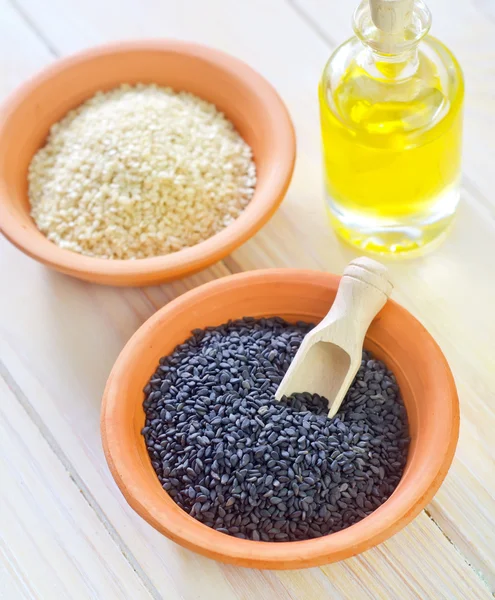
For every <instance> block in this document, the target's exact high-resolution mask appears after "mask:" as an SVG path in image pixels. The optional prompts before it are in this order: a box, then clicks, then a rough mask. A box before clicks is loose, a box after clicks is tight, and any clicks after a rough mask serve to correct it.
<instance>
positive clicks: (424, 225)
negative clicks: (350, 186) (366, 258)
mask: <svg viewBox="0 0 495 600" xmlns="http://www.w3.org/2000/svg"><path fill="white" fill-rule="evenodd" d="M458 203H459V191H458V188H456V189H454V190H450V191H449V192H448V193H446V194H445V195H443V198H439V199H438V201H437V202H435V204H434V207H435V208H434V209H433V210H430V211H429V212H428V213H427V214H424V213H422V214H420V215H414V216H411V215H408V216H407V217H404V219H402V220H401V219H394V220H391V219H383V218H380V217H369V216H363V215H361V214H358V213H356V212H351V211H348V210H346V209H343V208H342V207H341V205H339V204H337V203H336V202H334V201H333V199H331V198H327V203H326V204H327V211H328V215H329V218H330V223H331V225H332V227H333V229H334V230H335V232H336V233H337V234H338V235H339V237H340V238H341V239H343V240H344V241H345V242H347V243H348V244H350V245H352V246H354V247H355V248H359V249H360V250H363V251H365V252H368V253H372V254H378V255H382V256H383V255H388V256H405V255H407V256H412V255H415V254H422V253H423V252H425V251H426V250H430V249H433V248H434V247H436V246H437V245H438V244H439V243H441V242H442V241H443V239H444V238H445V237H446V235H447V233H448V231H449V230H450V227H451V225H452V221H453V219H454V215H455V211H456V208H457V205H458Z"/></svg>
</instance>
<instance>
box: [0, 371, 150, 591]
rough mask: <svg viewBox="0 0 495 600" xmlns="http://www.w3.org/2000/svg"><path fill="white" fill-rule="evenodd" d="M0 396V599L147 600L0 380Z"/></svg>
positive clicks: (64, 473)
mask: <svg viewBox="0 0 495 600" xmlns="http://www.w3.org/2000/svg"><path fill="white" fill-rule="evenodd" d="M0 397H1V398H2V402H0V480H1V481H2V494H1V495H0V514H1V516H2V527H1V530H0V556H1V561H0V563H1V564H2V567H1V569H0V581H1V584H0V590H2V589H3V590H4V591H5V595H2V598H36V597H38V598H40V597H41V598H43V597H44V598H63V597H65V598H81V599H83V598H89V597H92V598H118V597H127V598H131V597H132V598H143V599H144V598H151V595H150V593H149V592H148V591H147V590H146V588H145V586H144V584H143V582H142V580H141V579H140V578H139V577H138V576H137V575H136V573H135V571H133V569H132V567H131V566H130V565H129V563H128V562H127V561H126V560H125V558H124V556H123V555H122V553H121V550H120V548H119V547H118V546H117V545H116V544H115V542H114V541H113V540H112V539H111V537H110V536H109V535H108V532H107V531H105V528H104V526H103V524H102V523H101V521H100V520H99V519H98V517H97V516H96V514H95V513H94V511H93V510H92V509H91V507H90V506H88V504H87V502H86V501H85V499H84V498H83V497H82V496H81V493H80V490H79V489H78V488H77V486H76V485H75V484H74V481H72V480H71V477H70V473H68V472H67V471H66V470H65V468H64V466H63V465H62V463H61V462H60V461H59V460H58V458H57V457H56V456H55V454H54V453H53V451H52V450H51V449H50V447H49V445H48V444H47V442H46V440H45V439H44V438H43V437H42V435H41V434H40V431H39V430H38V428H37V427H36V426H35V425H34V423H33V422H32V421H31V419H30V418H29V416H28V415H27V414H26V413H25V411H24V410H23V408H22V407H21V406H20V405H19V403H18V401H17V400H16V398H15V397H14V395H13V393H12V391H11V390H9V388H8V387H7V385H6V383H5V381H4V380H3V379H0ZM14 594H15V595H14Z"/></svg>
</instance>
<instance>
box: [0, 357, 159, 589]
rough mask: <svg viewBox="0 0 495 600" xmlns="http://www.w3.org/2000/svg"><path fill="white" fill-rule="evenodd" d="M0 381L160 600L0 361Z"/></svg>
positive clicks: (147, 586)
mask: <svg viewBox="0 0 495 600" xmlns="http://www.w3.org/2000/svg"><path fill="white" fill-rule="evenodd" d="M0 377H1V378H2V379H3V380H4V382H5V383H6V385H7V387H8V388H9V389H10V390H11V392H12V394H13V395H14V396H15V398H16V399H17V401H18V402H19V404H20V405H21V406H22V408H23V409H24V411H25V412H26V414H27V415H28V417H29V418H30V419H31V421H32V423H33V424H34V425H35V427H36V428H37V429H38V430H39V432H40V433H41V435H42V436H43V439H44V440H45V441H46V443H47V444H48V446H49V447H50V449H51V450H52V452H53V453H54V454H55V456H56V457H57V458H58V460H59V461H60V462H61V464H62V466H63V467H64V469H65V470H66V471H67V473H68V475H69V477H70V479H71V481H72V482H73V483H74V485H75V486H76V487H77V489H78V491H79V492H80V493H81V495H82V497H83V498H84V499H85V501H86V502H87V503H88V504H89V506H90V507H91V509H92V510H93V511H94V512H95V514H96V516H97V518H98V519H99V521H100V522H101V523H102V525H103V527H105V529H106V531H107V532H108V535H109V536H110V538H111V539H112V540H113V541H114V542H115V544H116V545H117V546H118V548H119V549H120V551H121V552H122V555H123V556H124V558H125V560H126V561H127V562H128V563H129V566H130V567H131V568H132V570H133V571H134V572H135V573H136V575H137V576H138V577H139V578H140V579H141V581H142V582H143V585H144V587H145V588H146V590H147V591H148V592H149V594H150V595H151V597H152V598H154V599H155V600H161V599H162V596H161V595H160V593H159V592H158V590H157V589H156V588H155V586H154V585H153V583H152V582H151V580H150V579H149V577H148V575H147V574H146V573H145V571H144V570H143V569H142V567H141V565H140V564H139V563H138V561H137V560H136V558H135V557H134V555H133V554H132V552H131V551H130V549H129V548H128V546H127V545H126V543H125V542H124V540H123V539H122V538H121V537H120V535H119V534H118V532H117V531H116V529H115V528H114V527H113V525H112V523H111V521H110V520H109V519H108V517H107V516H106V514H105V512H104V511H103V509H102V508H101V507H100V505H99V504H98V502H97V501H96V499H95V498H94V496H93V494H92V493H91V492H90V490H89V489H88V487H87V486H86V484H85V483H84V481H83V480H82V479H81V477H79V475H78V473H77V471H76V469H74V467H73V465H72V463H71V462H70V460H69V459H68V458H67V456H66V454H65V453H64V451H63V450H62V448H61V447H60V446H59V444H58V443H57V441H56V440H55V438H54V437H53V435H52V433H51V431H50V430H49V429H48V427H47V426H46V425H45V424H44V422H43V420H42V419H41V418H40V416H39V415H38V413H37V411H36V410H35V409H34V407H33V406H32V404H31V402H30V401H29V399H28V398H27V396H26V395H25V394H24V392H23V391H22V389H21V388H20V386H19V385H18V384H17V382H16V381H15V379H14V378H13V377H12V375H11V373H10V371H9V370H8V369H7V367H6V366H5V365H4V363H3V362H2V361H1V360H0Z"/></svg>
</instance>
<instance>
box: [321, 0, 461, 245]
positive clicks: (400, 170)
mask: <svg viewBox="0 0 495 600" xmlns="http://www.w3.org/2000/svg"><path fill="white" fill-rule="evenodd" d="M430 25H431V15H430V12H429V10H428V9H427V7H426V6H425V5H424V4H423V2H422V1H421V0H363V2H361V4H360V5H359V6H358V8H357V10H356V12H355V14H354V31H355V33H356V36H355V37H353V38H351V39H350V40H348V41H347V42H345V43H344V44H343V45H342V46H340V47H339V48H337V50H336V51H335V52H334V53H333V55H332V56H331V57H330V60H329V61H328V63H327V65H326V67H325V70H324V72H323V76H322V79H321V82H320V87H319V99H320V114H321V132H322V140H323V154H324V173H325V186H326V196H327V208H328V212H329V216H330V220H331V223H332V225H333V226H334V228H335V230H336V231H337V233H338V234H339V235H340V236H341V237H342V238H343V239H345V240H346V241H347V242H349V243H351V244H352V245H354V246H357V247H359V248H360V249H363V250H366V251H370V252H376V253H379V254H399V253H408V252H411V251H419V249H421V248H423V247H424V246H426V245H427V244H430V243H431V242H433V241H435V240H439V239H441V237H442V236H443V234H444V233H445V232H446V231H447V230H448V228H449V225H450V224H451V221H452V218H453V216H454V213H455V211H456V208H457V205H458V202H459V186H460V173H461V136H462V105H463V98H464V84H463V78H462V73H461V70H460V67H459V64H458V63H457V61H456V59H455V58H454V56H453V55H452V54H451V52H450V51H449V50H448V49H447V48H446V47H445V46H444V45H443V44H441V43H440V42H439V41H438V40H436V39H435V38H433V37H431V36H429V35H427V34H428V31H429V29H430Z"/></svg>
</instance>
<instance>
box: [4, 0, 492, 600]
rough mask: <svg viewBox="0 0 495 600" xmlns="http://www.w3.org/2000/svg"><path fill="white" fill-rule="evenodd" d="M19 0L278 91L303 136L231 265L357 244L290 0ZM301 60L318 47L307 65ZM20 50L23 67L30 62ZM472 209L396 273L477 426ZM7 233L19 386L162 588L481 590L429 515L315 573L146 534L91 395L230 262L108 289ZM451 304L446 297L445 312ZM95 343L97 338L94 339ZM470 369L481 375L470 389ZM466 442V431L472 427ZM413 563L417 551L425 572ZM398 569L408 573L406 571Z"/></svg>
mask: <svg viewBox="0 0 495 600" xmlns="http://www.w3.org/2000/svg"><path fill="white" fill-rule="evenodd" d="M21 7H22V9H23V11H24V12H25V13H26V14H27V15H28V18H29V19H30V20H31V21H32V22H33V23H35V25H36V28H37V29H38V31H40V32H41V33H42V37H44V38H47V39H48V40H49V43H50V45H51V46H53V47H54V48H55V49H56V50H57V51H58V52H60V53H67V52H70V51H73V50H75V49H79V48H82V47H85V46H87V45H90V44H94V43H98V42H103V41H107V40H110V39H121V38H124V37H131V36H134V37H137V36H145V35H146V36H160V37H161V36H166V35H169V36H171V37H172V36H173V37H183V38H187V39H195V40H197V41H202V42H204V43H209V44H211V45H215V46H217V47H220V48H223V49H225V50H227V51H231V52H233V53H234V54H236V55H238V56H240V57H241V58H244V59H245V60H247V61H248V62H249V63H250V64H252V65H253V66H254V67H255V68H257V69H258V70H260V71H261V72H262V73H264V74H265V75H266V76H267V77H268V78H269V79H270V80H271V81H272V82H273V83H274V84H275V85H276V87H277V88H278V89H279V90H280V91H281V93H282V95H283V97H284V98H285V99H286V101H287V103H288V106H289V108H290V110H291V113H292V115H293V117H294V121H295V124H296V129H297V133H298V143H299V155H298V163H297V169H296V174H295V178H294V181H293V184H292V186H291V190H290V192H289V195H288V198H287V200H286V202H285V203H284V206H283V208H282V209H281V211H279V213H278V214H277V215H276V217H275V218H274V219H273V220H272V222H271V223H270V224H269V225H268V226H267V227H266V228H264V230H263V232H261V233H260V234H258V235H257V236H256V237H255V238H254V240H252V241H251V242H249V243H248V244H246V245H245V246H244V247H243V248H242V249H241V250H239V251H238V252H236V253H235V254H234V256H233V257H232V259H230V260H229V261H226V264H227V265H228V267H229V269H246V268H260V267H263V266H301V267H311V268H322V269H324V270H332V271H340V270H341V269H342V266H343V264H344V263H345V262H346V260H347V259H348V257H349V256H352V252H351V251H349V250H348V249H346V248H344V247H343V246H341V245H340V244H338V243H337V242H336V240H335V238H334V237H333V235H332V234H331V233H330V232H329V229H328V228H327V225H326V222H325V217H324V212H323V205H322V199H321V186H320V181H321V173H320V153H319V130H318V114H317V106H316V96H315V85H316V81H317V78H318V76H319V71H320V66H321V62H322V60H323V56H326V54H327V53H328V48H327V46H326V45H325V44H324V43H323V42H321V41H320V40H318V38H317V37H316V36H315V35H314V32H313V31H311V30H310V29H309V28H308V27H307V25H306V24H305V23H304V22H303V21H302V20H301V18H300V16H299V15H298V14H297V13H296V12H295V11H293V9H292V7H290V6H288V5H286V4H284V3H283V2H280V1H276V2H271V3H266V2H262V1H261V0H254V1H251V2H249V3H247V2H244V3H231V2H227V0H214V1H210V2H208V3H201V2H199V1H196V2H192V1H191V0H187V1H185V2H183V3H164V2H158V1H155V2H152V1H151V0H147V1H145V2H142V3H140V4H139V5H138V4H137V3H134V2H130V1H128V2H116V0H111V1H109V2H105V3H97V2H96V1H94V0H93V1H91V2H86V3H84V5H82V4H80V3H76V2H75V1H72V2H62V1H61V0H57V1H55V0H53V1H52V2H51V3H50V5H49V6H44V7H40V6H39V5H38V3H36V2H34V1H32V0H23V1H22V3H21ZM192 12H193V13H194V19H192V18H191V14H192ZM117 14H118V15H119V17H118V19H116V18H115V15H117ZM274 31H276V32H277V33H276V37H275V38H274ZM24 33H26V34H27V33H29V32H28V31H27V30H26V31H25V32H24ZM255 39H256V41H254V40H255ZM295 41H297V43H295ZM1 42H2V40H1V37H0V43H1ZM31 43H34V42H31ZM301 47H304V49H305V51H304V53H301V51H300V49H301ZM308 56H314V63H313V61H312V60H311V61H309V60H308ZM21 57H22V50H21ZM48 58H49V57H48ZM48 58H47V60H48ZM19 60H21V59H19ZM25 62H26V64H27V65H29V60H28V59H26V61H25ZM25 70H29V68H28V67H26V69H25ZM481 210H482V209H481V208H477V209H476V210H471V209H469V210H467V211H465V214H464V215H463V217H464V218H463V220H462V227H458V228H457V229H456V230H455V231H454V233H453V235H452V236H451V238H450V239H449V240H448V242H447V243H446V244H445V245H444V246H443V248H442V249H441V250H439V251H438V252H437V253H436V254H435V255H433V256H432V257H429V258H428V259H427V260H422V261H418V262H416V263H414V266H413V267H411V266H407V265H406V266H404V264H402V265H397V266H393V267H392V268H393V275H394V278H395V279H396V284H398V285H397V293H396V297H397V299H399V300H400V301H401V302H402V303H404V304H405V305H406V306H408V308H410V309H411V310H412V311H413V312H414V313H415V314H417V315H420V316H421V318H422V320H423V321H424V322H425V324H426V325H427V326H428V327H429V328H431V329H434V333H435V335H436V336H437V338H439V339H440V341H441V343H442V345H444V343H445V344H446V345H447V346H448V347H449V350H448V355H449V359H451V360H452V357H453V360H455V361H456V365H457V366H458V367H459V369H458V370H457V369H456V373H457V372H458V373H459V375H460V376H461V377H462V382H464V381H465V382H466V383H465V386H466V388H467V389H469V390H471V389H473V390H474V391H473V392H470V393H471V394H472V396H469V397H467V396H466V397H465V398H466V401H465V402H464V403H463V410H464V412H465V413H467V417H466V422H467V423H469V424H470V425H472V427H473V428H476V427H478V426H479V423H480V421H482V422H483V423H487V427H489V426H490V425H491V423H493V414H492V413H490V412H489V410H488V408H487V406H488V402H487V401H486V398H484V390H485V388H487V389H490V384H491V379H490V373H489V370H490V365H489V364H488V362H483V361H481V364H480V362H478V361H477V360H475V359H474V358H473V359H471V358H470V352H473V349H476V348H478V347H479V346H478V343H480V344H481V347H482V348H483V347H484V346H485V345H486V343H487V342H488V340H489V339H490V337H492V338H493V335H492V334H493V328H492V326H491V325H490V324H489V323H488V324H486V323H485V327H484V328H483V329H482V331H477V330H476V329H473V330H472V331H474V332H476V333H475V334H473V333H472V331H471V325H477V324H478V323H479V321H481V319H482V316H483V315H486V314H490V313H489V310H490V307H491V306H492V305H493V299H494V293H493V289H491V288H490V287H489V286H488V285H485V284H484V283H483V281H484V280H479V279H478V276H479V274H480V273H482V272H485V273H486V272H487V270H488V272H493V267H492V266H491V265H490V260H489V258H488V256H490V253H489V252H487V250H490V249H492V246H491V239H492V235H493V224H492V223H491V222H490V221H489V219H487V218H486V216H485V214H484V213H482V212H481ZM2 244H3V245H1V246H0V261H1V263H0V264H1V266H2V268H3V272H4V273H6V274H8V273H11V274H12V276H11V277H10V279H11V280H12V285H11V286H10V288H9V291H8V294H5V295H2V297H0V318H1V321H0V323H1V325H0V327H1V331H2V335H3V337H4V340H5V343H4V345H3V346H2V354H1V356H2V357H3V360H4V362H5V364H6V367H7V369H8V371H9V373H10V375H11V376H12V377H13V379H14V380H15V382H17V384H18V385H19V391H20V393H22V394H23V396H24V397H25V398H29V401H30V406H32V410H33V411H34V413H35V414H36V415H37V419H39V426H40V428H41V429H42V430H43V431H44V432H45V433H46V434H47V435H50V436H53V439H54V443H56V444H57V447H59V448H60V449H63V454H64V456H65V457H66V460H67V461H68V463H69V464H70V465H72V468H73V469H74V476H75V477H77V479H78V481H80V482H81V486H83V487H84V489H85V490H86V491H87V493H89V494H90V495H91V502H92V503H94V505H95V507H96V509H97V510H98V511H101V513H102V514H103V515H106V516H107V517H108V515H111V518H109V521H108V523H107V524H106V526H107V527H108V528H109V529H111V531H112V532H113V534H114V535H117V536H118V538H119V543H120V544H122V547H123V548H124V549H125V552H126V553H127V552H128V553H129V556H130V557H131V560H135V561H136V563H137V564H138V565H140V566H141V567H142V569H143V571H144V572H145V573H146V575H147V577H148V578H149V579H150V582H151V584H152V586H153V589H154V590H156V592H157V593H158V594H166V593H167V590H170V589H177V591H178V592H179V593H180V594H181V595H183V596H184V597H186V598H189V597H198V598H210V597H211V598H213V597H217V596H220V597H225V598H230V597H249V595H248V594H249V590H251V589H256V590H264V593H265V596H266V597H268V595H270V597H273V596H275V597H281V598H285V597H295V598H305V597H308V598H310V597H311V598H314V597H328V596H330V597H333V595H335V597H338V594H340V595H341V596H342V597H346V594H347V591H348V590H350V589H352V591H353V594H354V595H355V597H356V598H367V597H370V596H369V594H368V591H367V589H368V587H370V585H369V582H370V581H371V582H372V584H373V585H372V586H371V587H370V589H373V590H374V593H375V592H376V593H377V595H376V596H375V597H390V595H389V593H390V590H391V589H394V590H400V591H401V594H400V597H402V598H417V597H425V596H422V594H421V592H422V590H427V591H428V593H429V594H430V596H429V597H435V598H437V597H439V598H441V597H446V596H444V595H443V594H444V593H447V592H448V593H449V594H450V596H449V597H452V598H456V597H457V598H464V597H487V592H486V590H485V588H484V587H483V584H482V583H481V582H480V580H479V578H478V577H477V576H476V574H475V573H474V572H473V571H472V570H471V569H470V568H469V566H468V565H467V563H466V562H465V561H464V560H463V559H462V557H461V555H460V554H458V553H457V552H456V551H455V549H454V548H453V546H452V545H451V544H449V543H448V541H447V539H446V538H445V537H444V536H443V534H442V532H441V531H440V530H439V529H438V528H437V527H436V525H435V524H434V523H433V522H432V521H431V520H430V519H428V518H427V517H426V516H422V517H421V518H420V519H417V520H416V522H415V523H414V524H413V525H412V526H410V527H409V528H407V529H406V531H405V532H403V533H401V534H399V535H398V536H396V537H395V538H394V539H393V540H391V542H389V543H388V544H387V545H385V546H382V547H380V548H379V549H376V550H373V551H371V552H369V553H367V554H366V555H364V556H362V557H359V558H356V559H353V560H352V561H347V562H345V563H342V564H339V565H333V566H331V567H328V568H325V569H323V570H321V571H320V570H309V571H304V572H295V573H283V574H274V573H266V572H265V573H262V572H257V571H246V570H241V569H234V568H232V567H225V566H220V565H218V564H216V563H212V562H211V561H207V560H206V559H202V558H201V557H196V556H195V555H192V554H191V553H189V552H187V551H185V550H182V549H179V548H178V547H177V546H175V545H173V544H172V543H171V542H168V540H166V539H165V538H163V537H161V536H159V535H158V534H157V533H156V532H154V531H152V530H151V529H150V528H149V527H148V526H147V525H146V524H144V523H143V522H141V521H140V520H139V519H137V518H136V517H135V515H134V514H133V513H132V511H131V510H130V509H129V508H128V507H127V506H126V505H125V504H124V502H123V500H122V498H121V497H120V496H119V495H118V492H117V491H116V488H115V486H114V484H113V482H112V481H111V479H110V476H109V474H108V472H107V470H106V468H105V466H104V463H103V458H102V454H101V449H100V442H99V431H98V411H99V399H100V395H101V391H102V388H103V385H104V381H105V379H106V375H107V373H108V371H109V369H110V366H111V364H112V363H113V360H114V358H115V356H116V355H117V353H118V351H119V349H120V348H121V346H122V345H123V343H124V342H125V340H126V339H127V338H128V337H129V336H130V335H131V333H132V332H133V331H134V330H135V328H136V326H137V325H138V324H139V323H140V322H142V320H143V319H144V318H146V316H147V315H149V314H151V312H152V311H153V310H154V308H155V307H157V306H160V305H162V304H163V303H165V302H166V301H168V300H169V299H170V298H172V297H173V296H174V295H175V294H177V293H180V292H181V291H183V290H184V289H185V288H187V287H191V286H194V285H197V284H198V283H200V282H201V281H204V280H208V279H209V278H211V277H216V276H221V275H223V274H225V273H226V272H227V269H226V268H225V267H224V266H222V265H219V266H217V267H216V268H214V269H211V270H209V271H208V272H205V273H202V274H199V275H198V276H196V277H195V278H190V279H188V280H186V281H183V282H179V283H176V284H172V285H167V286H161V287H159V288H153V289H148V290H145V291H143V292H141V291H139V290H114V289H111V288H100V287H96V286H89V285H86V284H82V283H79V282H76V281H74V280H70V279H68V278H65V277H63V276H60V275H57V274H52V273H48V272H47V271H46V270H45V269H43V268H42V267H40V266H39V265H36V264H35V263H33V262H32V261H29V260H28V259H27V258H25V257H23V256H21V255H20V254H19V253H18V252H16V251H15V250H13V249H12V248H10V247H8V246H7V245H6V244H5V242H2ZM461 256H462V261H461V260H459V257H461ZM410 264H411V263H409V265H410ZM452 266H454V267H455V268H454V269H453V270H452V271H451V272H449V270H448V269H447V268H446V267H449V268H451V267H452ZM16 273H22V274H23V277H22V278H19V277H17V278H15V277H14V274H16ZM7 277H8V275H7ZM461 281H462V284H460V282H461ZM467 282H469V284H470V285H471V291H470V293H471V294H472V293H475V294H476V295H479V307H478V310H477V311H473V312H475V313H476V314H474V315H473V314H471V313H470V314H468V315H467V316H466V318H465V319H464V315H463V319H460V318H459V311H460V310H461V308H462V307H463V302H462V299H463V297H465V294H466V293H467V291H466V292H464V289H465V288H468V287H469V286H468V283H467ZM481 292H484V294H483V293H481ZM452 295H453V297H452ZM34 298H35V299H36V302H33V300H32V299H34ZM452 301H454V305H453V306H452V308H451V309H450V310H449V309H448V307H449V306H450V303H451V302H452ZM430 305H431V307H430ZM446 307H447V309H446ZM430 308H431V310H430ZM19 323H22V327H20V326H19ZM466 331H469V332H470V336H469V337H468V338H467V339H466V342H465V345H464V346H459V344H458V340H459V339H464V337H461V336H465V333H466ZM102 332H104V334H103V335H102ZM95 339H98V340H99V344H98V347H97V348H95V345H94V340H95ZM476 356H477V355H476ZM487 361H488V359H487ZM465 363H466V365H465ZM480 377H481V384H480V386H478V387H476V385H474V386H473V385H472V384H473V382H476V381H480ZM491 389H493V386H491ZM473 403H474V404H473ZM463 435H464V433H463ZM482 438H483V443H482V444H481V446H482V447H484V448H489V443H488V442H489V439H490V438H489V437H488V436H487V435H485V434H483V436H482ZM467 440H468V442H470V441H471V438H468V439H467ZM461 444H463V447H464V448H465V452H464V453H463V458H464V460H465V461H466V469H468V470H469V471H470V472H473V473H475V474H478V473H480V474H481V473H482V471H481V467H480V466H479V465H476V464H475V463H476V462H477V460H478V459H477V457H476V456H475V455H474V453H471V452H470V451H469V448H468V447H467V445H466V444H465V443H464V442H463V440H462V439H461ZM488 452H489V451H488V450H485V454H484V455H483V456H482V457H481V459H480V461H479V462H480V463H482V465H483V466H484V467H486V468H488V467H487V465H489V462H487V458H486V454H488ZM472 467H473V468H472ZM484 467H483V468H484ZM483 479H484V478H483V477H481V475H480V476H479V478H478V482H477V483H478V485H480V486H490V485H491V484H490V482H489V481H484V480H483ZM462 487H463V482H462V480H459V481H458V480H457V479H455V489H456V490H458V489H461V490H462ZM482 489H483V490H486V499H487V501H488V502H489V504H488V505H487V512H488V513H490V506H492V504H490V503H493V497H494V494H493V491H492V490H491V488H490V487H482ZM476 494H478V491H476ZM491 514H492V515H493V514H494V513H493V511H492V512H491ZM471 518H472V515H470V518H469V519H467V518H466V517H464V518H463V519H462V520H461V528H462V536H463V537H462V539H463V540H464V539H466V540H467V541H468V542H469V544H470V545H473V546H474V543H473V539H475V536H476V535H479V536H482V535H483V533H479V532H478V528H477V525H478V524H479V525H481V522H480V523H478V522H476V523H472V522H471V520H470V519H471ZM488 522H489V523H493V520H489V521H488ZM474 531H476V533H474ZM484 531H485V532H486V531H487V529H486V528H485V529H484ZM465 532H467V534H468V537H466V533H465ZM413 541H414V543H412V542H413ZM418 557H419V558H418ZM488 558H489V557H488ZM419 559H421V561H422V563H424V564H422V565H421V568H419V567H418V560H419ZM487 560H488V559H487ZM198 570H201V572H202V577H201V578H194V577H190V573H191V572H197V571H198ZM439 570H440V575H441V573H457V572H458V573H460V575H459V577H457V576H456V577H455V578H454V577H452V578H451V579H452V582H454V583H452V582H445V581H444V580H445V577H444V578H443V579H444V580H442V577H439ZM381 571H385V572H386V573H387V580H385V579H380V580H378V581H376V582H373V574H376V573H377V572H381ZM401 573H407V575H406V577H405V580H404V578H403V577H402V575H401ZM205 582H207V585H206V584H205ZM446 583H447V586H446ZM445 586H446V587H445ZM445 590H447V592H445ZM327 592H328V593H327ZM332 594H333V595H332ZM260 595H261V593H260ZM426 597H428V596H426Z"/></svg>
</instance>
